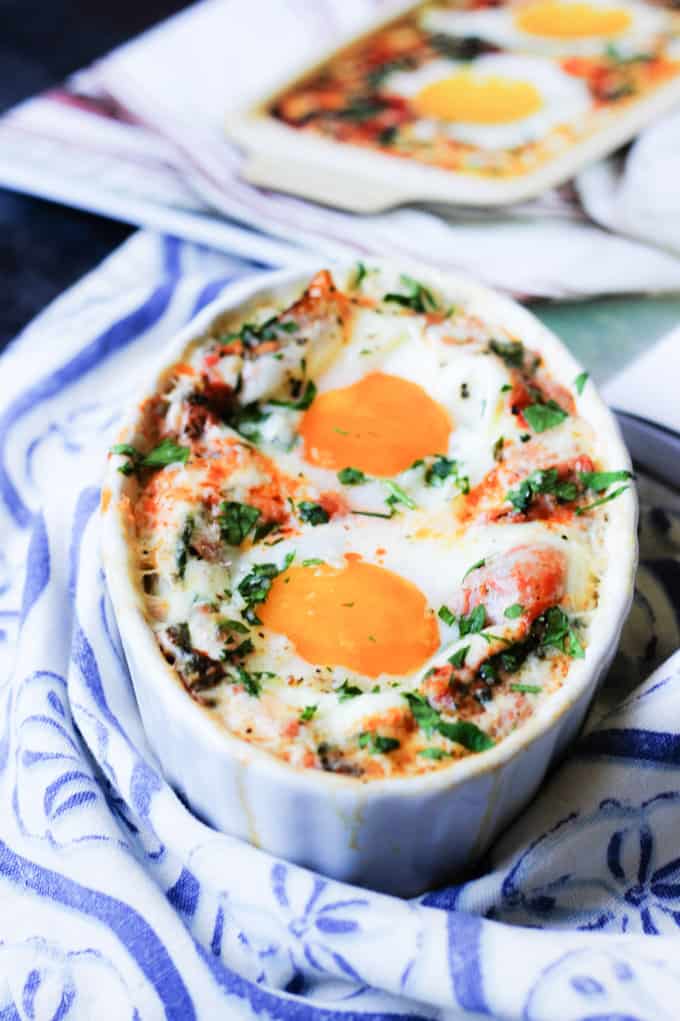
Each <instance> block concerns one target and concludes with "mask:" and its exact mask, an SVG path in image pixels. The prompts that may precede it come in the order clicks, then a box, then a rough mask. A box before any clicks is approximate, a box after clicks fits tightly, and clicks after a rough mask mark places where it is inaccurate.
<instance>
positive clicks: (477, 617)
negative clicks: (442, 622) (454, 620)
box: [458, 603, 486, 638]
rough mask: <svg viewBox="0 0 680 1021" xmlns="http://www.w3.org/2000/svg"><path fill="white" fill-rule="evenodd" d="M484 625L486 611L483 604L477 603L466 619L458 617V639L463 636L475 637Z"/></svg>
mask: <svg viewBox="0 0 680 1021" xmlns="http://www.w3.org/2000/svg"><path fill="white" fill-rule="evenodd" d="M485 624H486V609H485V607H484V605H483V603H479V604H478V605H477V606H475V608H474V610H473V611H472V613H470V614H469V615H468V616H467V617H465V616H462V615H461V616H460V617H459V618H458V627H459V628H460V637H461V638H464V637H465V635H477V634H479V632H480V631H481V630H482V628H483V627H484V625H485Z"/></svg>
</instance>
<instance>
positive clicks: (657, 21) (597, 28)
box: [422, 0, 670, 57]
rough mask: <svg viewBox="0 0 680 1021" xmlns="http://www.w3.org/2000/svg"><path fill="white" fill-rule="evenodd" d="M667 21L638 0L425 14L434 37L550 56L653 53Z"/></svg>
mask: <svg viewBox="0 0 680 1021" xmlns="http://www.w3.org/2000/svg"><path fill="white" fill-rule="evenodd" d="M669 23H670V19H669V15H668V12H666V11H664V10H663V8H660V7H653V6H651V5H649V4H642V3H636V2H635V0H526V2H524V3H514V4H508V5H504V6H501V7H490V8H488V9H480V10H469V11H465V10H458V11H457V10H452V9H451V8H444V7H441V8H437V7H435V8H431V9H429V10H427V11H426V12H425V13H424V14H423V16H422V25H423V27H424V28H425V29H426V30H427V31H429V32H432V33H437V34H442V35H450V36H453V37H471V36H472V37H476V38H479V39H483V40H484V41H486V42H489V43H493V44H494V45H496V46H499V47H501V48H504V49H513V50H517V51H520V52H521V51H525V52H526V51H528V52H532V53H541V54H544V55H545V56H551V57H561V56H565V57H566V56H597V55H603V54H605V53H606V51H607V49H608V47H615V49H616V52H617V53H619V54H621V55H622V56H625V57H633V56H639V55H641V54H649V53H653V52H654V51H655V49H656V48H657V44H658V41H659V37H660V35H661V34H662V33H663V32H664V30H667V29H668V27H669Z"/></svg>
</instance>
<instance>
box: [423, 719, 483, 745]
mask: <svg viewBox="0 0 680 1021" xmlns="http://www.w3.org/2000/svg"><path fill="white" fill-rule="evenodd" d="M437 729H438V730H439V733H440V734H441V735H442V737H446V738H448V739H449V741H455V742H456V744H461V745H462V746H463V748H467V750H468V751H469V752H485V751H487V750H488V749H489V748H493V746H494V741H493V740H492V739H491V738H490V737H489V735H488V734H485V733H484V731H483V730H480V728H479V727H478V726H477V725H476V724H475V723H469V722H468V721H467V720H454V722H453V723H447V722H446V721H445V720H441V721H440V723H439V727H438V728H437Z"/></svg>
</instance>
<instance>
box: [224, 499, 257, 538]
mask: <svg viewBox="0 0 680 1021" xmlns="http://www.w3.org/2000/svg"><path fill="white" fill-rule="evenodd" d="M259 517H260V511H259V510H258V508H257V507H252V506H251V505H250V504H249V503H238V501H236V500H225V501H224V502H223V503H222V504H221V505H220V513H219V515H218V518H217V520H218V523H219V526H220V534H221V536H222V538H223V539H224V541H225V542H226V543H227V544H228V545H229V546H240V545H241V543H242V542H243V541H244V539H246V538H247V536H248V535H249V534H250V532H252V530H253V528H254V527H255V525H256V524H257V521H258V519H259Z"/></svg>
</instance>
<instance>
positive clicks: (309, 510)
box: [298, 500, 330, 525]
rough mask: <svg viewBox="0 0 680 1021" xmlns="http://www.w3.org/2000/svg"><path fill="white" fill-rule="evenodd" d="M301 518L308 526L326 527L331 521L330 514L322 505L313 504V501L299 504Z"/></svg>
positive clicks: (304, 501)
mask: <svg viewBox="0 0 680 1021" xmlns="http://www.w3.org/2000/svg"><path fill="white" fill-rule="evenodd" d="M298 511H299V514H300V517H301V518H302V520H303V521H305V522H306V523H307V524H308V525H325V524H326V522H327V521H330V514H329V513H328V511H327V510H324V508H323V507H322V506H321V504H320V503H313V502H312V501H311V500H303V501H302V502H301V503H299V504H298Z"/></svg>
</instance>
